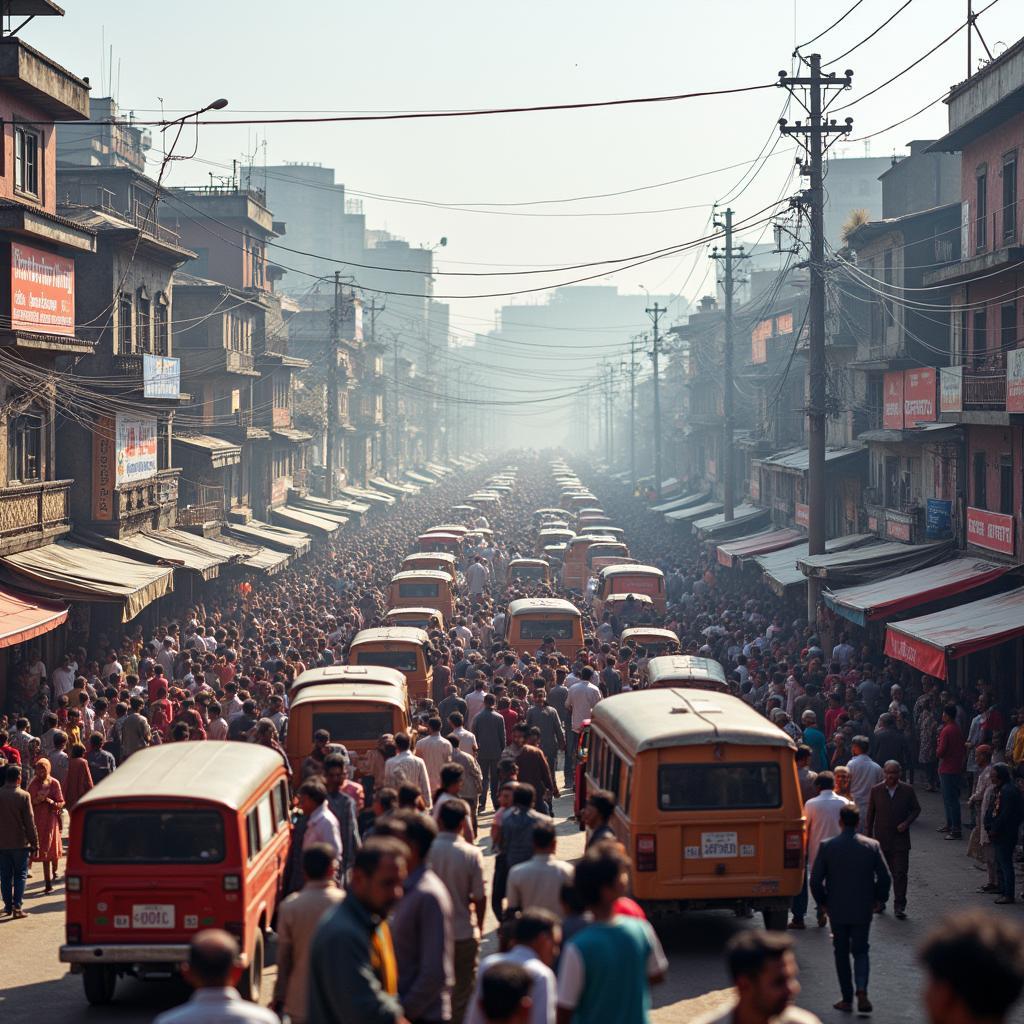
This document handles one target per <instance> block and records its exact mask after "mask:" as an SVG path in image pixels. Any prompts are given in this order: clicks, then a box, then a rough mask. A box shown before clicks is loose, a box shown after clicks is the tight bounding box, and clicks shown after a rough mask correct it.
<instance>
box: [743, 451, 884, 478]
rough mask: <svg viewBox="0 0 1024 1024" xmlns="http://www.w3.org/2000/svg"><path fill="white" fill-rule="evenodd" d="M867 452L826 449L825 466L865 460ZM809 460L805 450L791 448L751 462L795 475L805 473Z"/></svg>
mask: <svg viewBox="0 0 1024 1024" xmlns="http://www.w3.org/2000/svg"><path fill="white" fill-rule="evenodd" d="M867 451H868V450H867V448H862V447H860V446H855V447H845V448H826V449H825V464H826V465H832V464H835V463H837V462H842V461H844V460H846V459H852V458H854V457H855V456H858V455H861V456H863V457H865V458H867ZM809 460H810V454H809V453H808V450H807V449H806V448H791V449H789V450H788V451H784V452H779V454H778V455H771V456H769V457H768V458H767V459H754V460H753V462H754V463H755V464H757V465H760V466H764V467H765V468H766V469H786V470H790V471H792V472H796V473H806V472H807V466H808V462H809Z"/></svg>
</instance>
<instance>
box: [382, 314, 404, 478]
mask: <svg viewBox="0 0 1024 1024" xmlns="http://www.w3.org/2000/svg"><path fill="white" fill-rule="evenodd" d="M391 353H392V362H393V364H394V369H393V373H394V380H393V381H392V390H391V394H392V395H393V396H394V397H393V399H392V409H391V417H392V419H393V420H394V429H393V430H392V432H391V436H392V438H394V441H393V444H392V456H391V462H392V469H393V470H394V474H395V482H396V483H397V482H398V479H399V477H400V476H401V475H402V456H401V450H402V433H401V427H400V426H399V423H398V421H399V418H400V417H399V412H398V410H399V401H400V399H399V397H398V332H397V331H395V333H394V334H393V335H392V336H391ZM385 429H387V428H386V427H385Z"/></svg>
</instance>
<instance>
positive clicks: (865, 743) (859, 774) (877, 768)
mask: <svg viewBox="0 0 1024 1024" xmlns="http://www.w3.org/2000/svg"><path fill="white" fill-rule="evenodd" d="M869 748H870V741H869V740H868V738H867V737H866V736H854V737H853V739H852V740H851V741H850V750H852V751H853V757H851V758H850V760H849V761H848V762H847V764H846V767H847V768H849V769H850V799H851V800H852V801H853V802H854V803H855V804H856V805H857V806H858V807H859V808H860V810H861V828H862V829H863V827H864V824H865V823H866V821H867V811H868V802H869V801H870V800H871V790H872V789H873V788H874V787H875V786H877V785H878V784H879V783H880V782H881V781H882V778H883V777H884V773H883V771H882V766H881V765H880V764H877V763H876V762H875V761H872V760H871V757H870V756H869V754H868V749H869Z"/></svg>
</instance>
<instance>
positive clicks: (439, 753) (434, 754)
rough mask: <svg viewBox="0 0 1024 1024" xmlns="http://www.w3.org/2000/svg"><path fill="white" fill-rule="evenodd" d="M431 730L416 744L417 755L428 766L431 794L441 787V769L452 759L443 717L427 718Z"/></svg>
mask: <svg viewBox="0 0 1024 1024" xmlns="http://www.w3.org/2000/svg"><path fill="white" fill-rule="evenodd" d="M427 728H428V729H429V730H430V732H429V733H428V734H427V735H426V736H423V737H422V738H421V739H420V740H419V741H418V742H417V744H416V756H417V757H418V758H420V759H421V760H422V761H423V763H424V764H425V765H426V766H427V778H428V779H429V780H430V796H431V798H433V795H434V793H436V792H437V791H438V789H440V788H441V769H442V768H443V767H444V766H445V765H446V764H448V762H449V761H451V759H452V745H451V743H449V742H448V740H446V739H445V738H444V737H443V736H442V735H441V719H440V718H438V717H437V716H436V715H434V716H433V717H431V718H429V719H427Z"/></svg>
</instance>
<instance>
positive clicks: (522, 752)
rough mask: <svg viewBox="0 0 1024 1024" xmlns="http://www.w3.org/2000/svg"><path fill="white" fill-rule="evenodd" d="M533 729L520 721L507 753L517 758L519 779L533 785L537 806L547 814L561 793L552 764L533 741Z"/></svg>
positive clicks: (513, 731)
mask: <svg viewBox="0 0 1024 1024" xmlns="http://www.w3.org/2000/svg"><path fill="white" fill-rule="evenodd" d="M533 739H534V737H533V730H532V729H531V728H530V727H529V726H527V725H526V724H525V723H523V722H519V723H518V724H517V725H516V726H515V727H514V728H513V730H512V743H511V744H510V745H509V746H508V747H507V748H506V750H505V754H506V755H507V756H510V757H514V758H515V759H516V765H517V766H518V767H519V781H520V782H523V783H525V784H528V785H530V786H533V790H534V793H535V794H536V806H537V808H538V809H539V810H541V811H543V812H544V813H545V814H550V813H551V812H552V810H553V807H552V803H551V801H552V799H553V798H555V797H557V796H558V795H559V791H558V784H557V783H556V782H555V780H554V776H553V773H552V771H551V765H550V762H549V761H548V759H547V758H546V757H545V756H544V753H543V751H542V750H541V749H540V747H538V746H536V745H535V743H534V742H533Z"/></svg>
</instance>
